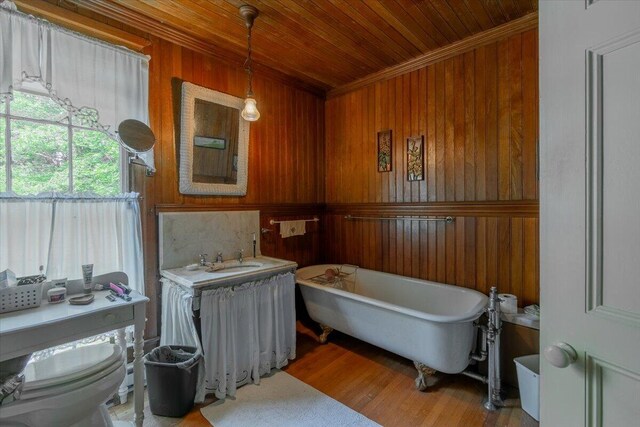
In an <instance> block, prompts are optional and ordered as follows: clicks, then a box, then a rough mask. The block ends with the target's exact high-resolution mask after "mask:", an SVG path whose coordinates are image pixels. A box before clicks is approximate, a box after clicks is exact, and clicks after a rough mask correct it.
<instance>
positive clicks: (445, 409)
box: [111, 322, 538, 427]
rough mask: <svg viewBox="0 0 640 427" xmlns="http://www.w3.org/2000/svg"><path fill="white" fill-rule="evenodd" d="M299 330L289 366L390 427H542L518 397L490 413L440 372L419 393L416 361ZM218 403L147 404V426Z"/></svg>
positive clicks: (120, 410) (173, 422)
mask: <svg viewBox="0 0 640 427" xmlns="http://www.w3.org/2000/svg"><path fill="white" fill-rule="evenodd" d="M297 329H298V345H297V352H298V354H297V358H296V359H295V360H294V361H292V362H291V363H290V364H289V366H287V367H286V368H285V369H284V370H285V371H286V372H288V373H289V374H291V375H293V376H294V377H296V378H298V379H300V380H302V381H304V382H305V383H307V384H309V385H311V386H313V387H315V388H316V389H318V390H320V391H321V392H323V393H325V394H327V395H329V396H331V397H332V398H334V399H336V400H338V401H340V402H342V403H343V404H344V405H347V406H349V407H351V408H352V409H354V410H356V411H358V412H360V413H362V414H363V415H365V416H366V417H368V418H370V419H372V420H374V421H376V422H377V423H379V424H381V425H383V426H385V427H394V426H397V427H408V426H411V427H413V426H447V427H448V426H465V427H472V426H501V427H502V426H509V427H515V426H521V427H534V426H537V425H538V423H537V422H536V421H535V420H534V419H533V418H531V417H530V416H529V415H528V414H526V413H525V412H524V411H523V410H522V409H521V408H520V405H519V401H518V400H517V399H514V398H512V399H507V400H506V404H507V406H506V407H504V408H502V409H500V410H499V411H496V412H488V411H485V410H484V409H483V407H482V399H483V398H484V396H485V393H486V387H485V386H484V385H483V384H481V383H480V382H478V381H475V380H473V379H471V378H468V377H465V376H463V375H444V374H437V375H436V376H435V377H434V378H433V379H432V383H433V384H432V385H431V387H430V388H429V389H428V391H427V392H419V391H417V390H416V389H415V386H414V383H413V381H414V378H415V376H416V371H415V369H414V367H413V363H412V362H411V361H409V360H407V359H404V358H402V357H400V356H396V355H395V354H392V353H389V352H387V351H384V350H381V349H379V348H377V347H374V346H372V345H369V344H367V343H365V342H362V341H359V340H357V339H354V338H351V337H349V336H346V335H344V334H340V333H337V332H333V333H332V334H331V335H330V336H329V343H328V344H326V345H319V344H318V343H317V336H316V333H315V332H316V328H315V326H314V325H313V324H312V323H307V322H305V324H303V323H301V322H298V327H297ZM213 401H214V399H213V398H211V399H209V400H207V401H206V402H205V403H204V404H203V405H197V406H196V407H195V408H194V409H193V410H192V411H191V412H189V414H187V416H185V417H184V418H166V417H158V416H155V415H152V414H151V413H150V412H149V408H148V406H147V404H146V403H145V423H144V425H145V426H149V427H152V426H162V427H169V426H180V427H195V426H208V425H209V423H208V422H207V420H206V419H205V418H204V417H203V416H202V415H201V414H200V408H201V407H203V406H206V405H208V404H210V403H211V402H213ZM111 414H112V417H113V418H114V419H120V420H131V419H132V418H133V415H132V407H131V401H129V403H127V404H126V405H120V406H116V407H114V408H112V409H111ZM301 427H304V426H301ZM327 427H330V426H327Z"/></svg>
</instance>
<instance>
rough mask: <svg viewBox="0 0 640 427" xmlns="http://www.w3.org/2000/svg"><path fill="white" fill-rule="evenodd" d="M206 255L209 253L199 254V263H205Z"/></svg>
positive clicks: (203, 264)
mask: <svg viewBox="0 0 640 427" xmlns="http://www.w3.org/2000/svg"><path fill="white" fill-rule="evenodd" d="M207 255H209V254H200V265H202V266H205V265H207Z"/></svg>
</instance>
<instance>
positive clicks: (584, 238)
mask: <svg viewBox="0 0 640 427" xmlns="http://www.w3.org/2000/svg"><path fill="white" fill-rule="evenodd" d="M539 13H540V16H539V19H540V32H539V34H540V109H541V116H540V118H541V120H540V126H541V132H540V134H541V137H540V158H541V185H540V188H541V190H540V277H541V290H540V300H541V314H542V315H541V336H540V340H541V348H542V349H544V348H546V347H548V346H550V345H552V344H554V343H558V342H566V343H568V344H569V345H571V346H572V347H574V348H575V350H576V351H577V353H578V359H577V361H576V362H575V363H573V364H572V365H570V366H568V367H567V368H565V369H559V368H555V367H553V366H552V365H550V364H549V363H548V362H546V361H545V360H544V358H543V359H542V363H541V419H540V421H541V424H542V425H549V426H584V425H589V426H592V425H593V426H597V425H603V426H618V425H620V426H623V425H635V423H637V420H638V419H640V413H638V411H639V409H638V408H639V407H640V405H638V400H637V399H638V396H640V388H639V387H640V381H639V379H640V357H638V355H639V354H640V72H639V71H638V70H640V2H629V1H597V2H595V1H586V2H584V1H579V0H575V1H562V2H558V1H546V0H542V1H540V12H539Z"/></svg>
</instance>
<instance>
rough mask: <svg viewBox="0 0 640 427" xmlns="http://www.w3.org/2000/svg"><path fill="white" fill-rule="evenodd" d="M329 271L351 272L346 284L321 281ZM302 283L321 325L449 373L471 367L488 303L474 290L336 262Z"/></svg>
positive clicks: (303, 272)
mask: <svg viewBox="0 0 640 427" xmlns="http://www.w3.org/2000/svg"><path fill="white" fill-rule="evenodd" d="M328 268H341V269H342V272H343V273H346V275H345V276H343V277H342V285H340V284H338V285H337V287H336V283H335V282H334V283H327V284H321V283H318V281H322V277H321V275H323V273H324V272H325V270H326V269H328ZM350 273H351V274H350ZM319 276H320V277H319ZM296 280H297V282H298V283H299V284H300V290H301V291H302V297H303V299H304V302H305V305H306V307H307V311H308V312H309V315H310V316H311V318H312V319H313V320H315V321H316V322H318V323H320V324H321V325H326V326H328V327H330V328H333V329H336V330H338V331H340V332H343V333H345V334H348V335H351V336H353V337H356V338H358V339H361V340H363V341H366V342H368V343H371V344H373V345H376V346H378V347H381V348H384V349H385V350H388V351H391V352H393V353H396V354H398V355H400V356H403V357H406V358H408V359H410V360H413V361H414V362H417V363H416V367H418V369H419V370H420V367H419V364H422V365H426V366H427V367H430V368H432V369H435V370H437V371H440V372H444V373H449V374H455V373H459V372H462V371H463V370H464V369H465V368H466V367H467V366H468V365H469V362H470V361H471V357H470V355H471V352H472V350H473V346H474V343H475V337H476V329H475V328H474V326H473V322H474V321H475V320H476V319H478V318H479V317H480V315H482V313H483V310H484V308H485V305H486V304H487V301H488V298H487V297H486V296H485V295H483V294H481V293H480V292H477V291H474V290H472V289H466V288H461V287H458V286H451V285H444V284H440V283H435V282H428V281H425V280H418V279H411V278H408V277H403V276H398V275H395V274H388V273H381V272H377V271H373V270H366V269H363V268H356V267H352V266H342V267H341V266H340V265H336V264H326V265H314V266H310V267H305V268H302V269H300V270H298V271H297V273H296ZM341 288H342V289H341ZM416 385H418V380H416Z"/></svg>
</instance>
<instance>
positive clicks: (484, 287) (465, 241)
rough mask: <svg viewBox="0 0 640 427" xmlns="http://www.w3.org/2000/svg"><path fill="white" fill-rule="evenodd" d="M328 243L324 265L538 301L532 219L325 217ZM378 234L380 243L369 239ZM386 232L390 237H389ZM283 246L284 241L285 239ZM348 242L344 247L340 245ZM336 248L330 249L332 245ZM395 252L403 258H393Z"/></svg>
mask: <svg viewBox="0 0 640 427" xmlns="http://www.w3.org/2000/svg"><path fill="white" fill-rule="evenodd" d="M325 224H326V234H323V235H322V236H323V238H324V239H327V240H330V241H331V243H329V246H328V248H327V252H326V254H325V261H326V262H329V263H334V262H335V263H348V264H356V265H359V266H361V267H364V268H371V269H377V270H382V271H387V272H391V273H396V274H402V275H406V276H411V277H419V278H423V279H426V280H433V281H437V282H444V283H450V284H455V285H459V286H464V287H468V288H472V289H476V290H478V291H480V292H483V293H488V292H489V287H490V286H498V289H499V290H500V291H501V292H509V293H513V294H515V295H517V296H518V299H519V300H520V301H521V303H522V304H524V305H528V304H532V303H535V302H537V301H538V284H537V281H538V272H537V270H538V267H537V266H538V256H537V241H538V219H537V218H526V217H512V218H510V217H508V216H492V217H485V216H480V217H458V218H457V220H456V222H455V223H453V224H443V223H418V222H415V221H348V220H345V219H344V215H343V214H338V213H332V212H329V213H327V214H326V222H325ZM375 228H378V229H379V230H380V231H379V235H380V238H379V240H378V239H375V238H374V236H375V235H377V232H375V231H373V230H374V229H375ZM389 230H390V232H389ZM285 240H286V239H285ZM349 241H353V242H354V243H353V244H351V245H349V244H347V243H345V242H349ZM333 242H336V243H333ZM400 249H402V251H404V252H405V256H402V257H401V256H398V255H397V254H398V253H399V251H400Z"/></svg>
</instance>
